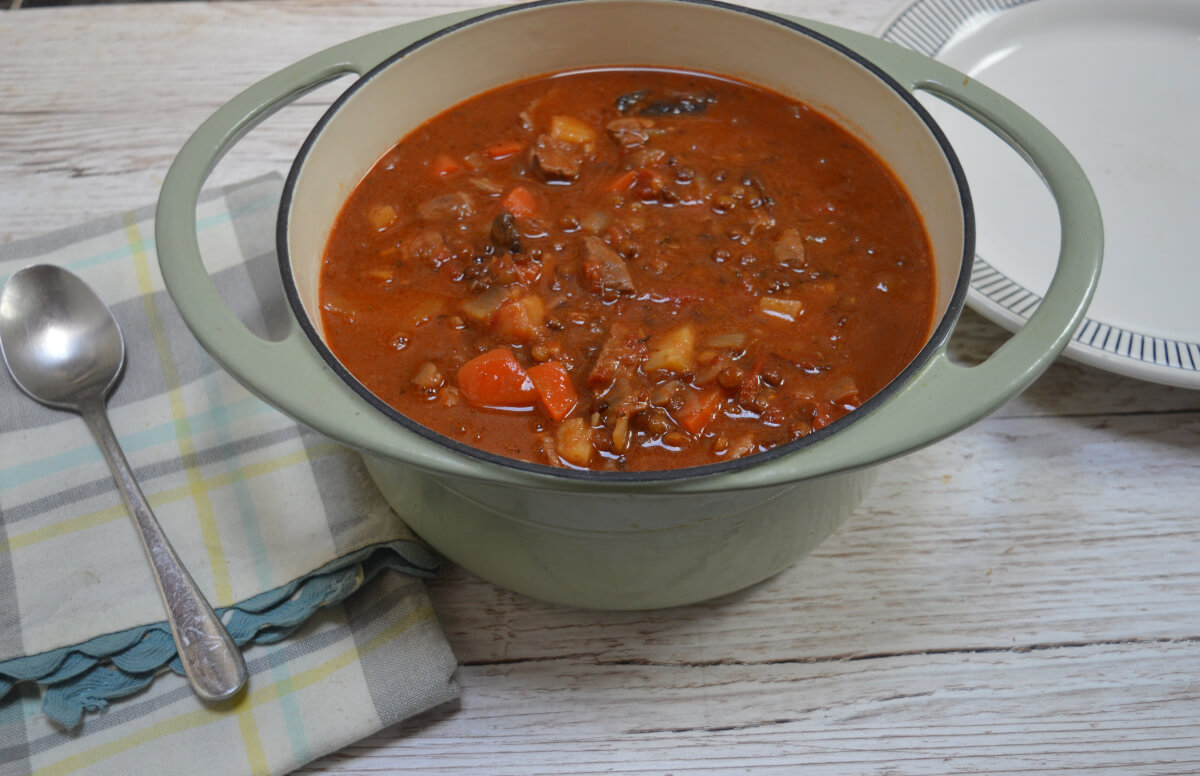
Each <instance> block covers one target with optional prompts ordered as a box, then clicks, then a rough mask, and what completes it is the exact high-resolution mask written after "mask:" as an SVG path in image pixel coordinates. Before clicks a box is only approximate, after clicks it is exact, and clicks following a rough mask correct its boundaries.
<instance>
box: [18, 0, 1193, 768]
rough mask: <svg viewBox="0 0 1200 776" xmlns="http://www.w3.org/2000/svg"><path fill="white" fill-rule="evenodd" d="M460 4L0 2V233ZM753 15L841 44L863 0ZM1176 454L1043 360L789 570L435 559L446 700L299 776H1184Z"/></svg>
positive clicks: (270, 133) (863, 14) (1116, 404)
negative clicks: (524, 570)
mask: <svg viewBox="0 0 1200 776" xmlns="http://www.w3.org/2000/svg"><path fill="white" fill-rule="evenodd" d="M478 5H481V4H479V3H475V2H473V0H440V1H439V2H430V1H427V0H426V1H421V2H410V3H401V2H383V1H382V0H380V1H378V2H356V3H353V4H346V3H337V2H334V0H288V2H237V3H234V2H229V3H225V2H215V3H172V4H164V5H157V4H154V5H147V4H133V5H112V6H107V5H106V6H98V7H73V8H64V9H44V10H43V9H38V10H22V11H19V12H9V13H0V40H3V41H4V43H3V45H2V46H0V73H2V74H3V76H2V78H0V241H6V240H12V239H18V238H21V237H25V236H30V235H33V234H36V233H39V232H42V231H45V230H48V229H53V228H57V227H61V226H66V225H70V224H73V223H76V222H77V221H79V220H81V219H84V218H88V217H94V216H100V215H104V214H108V213H110V212H112V211H113V210H116V209H119V208H129V207H136V206H140V205H144V204H147V203H149V202H152V201H153V200H154V199H155V197H156V196H157V191H158V187H159V186H160V185H161V182H162V176H163V174H164V173H165V170H166V168H167V166H168V165H169V163H170V161H171V159H172V158H173V156H174V154H175V152H176V151H177V150H178V148H179V147H180V146H181V145H182V143H183V142H184V140H186V138H187V137H188V135H189V134H190V132H191V131H192V130H194V129H195V127H196V126H198V125H199V124H200V122H201V121H203V120H204V119H205V118H206V117H207V116H208V115H209V114H210V113H211V112H212V111H213V110H215V109H216V108H217V107H219V106H220V105H221V104H223V103H224V102H226V101H227V100H229V99H230V98H231V97H233V96H234V95H235V94H236V93H237V92H238V91H240V90H241V89H243V88H245V87H247V86H249V85H250V84H252V83H254V82H256V81H258V80H260V79H261V78H263V77H265V76H267V75H269V74H270V73H272V72H274V71H276V70H278V69H279V68H281V67H283V66H285V65H287V64H289V63H291V62H293V61H295V60H297V59H300V58H301V57H303V56H305V55H307V54H310V53H313V52H315V51H318V50H320V49H322V48H325V47H327V46H329V45H333V44H335V43H338V42H341V41H343V40H346V39H348V38H351V37H355V36H357V35H360V34H364V33H366V32H368V31H371V30H374V29H378V28H380V27H384V26H388V25H391V24H398V23H403V22H405V21H408V20H411V19H415V18H421V17H425V16H431V15H435V14H439V13H444V12H448V11H451V10H456V9H459V8H464V7H472V6H478ZM757 5H759V6H760V7H763V8H767V9H768V10H775V11H781V12H788V13H792V14H795V15H799V16H806V17H809V18H814V19H819V20H822V21H830V22H833V23H836V24H840V25H842V26H846V27H849V28H852V29H857V30H862V31H870V30H873V29H874V28H875V27H876V26H877V25H878V23H879V22H880V20H881V19H882V18H883V17H884V16H885V15H886V14H888V13H889V12H890V11H891V10H892V8H893V3H892V2H891V0H866V1H864V2H848V1H843V2H838V1H837V0H795V1H794V2H783V1H782V0H778V1H772V2H761V3H758V4H757ZM68 54H69V55H68ZM340 88H342V86H341V85H339V84H334V85H332V86H329V87H325V88H324V89H322V90H320V91H318V92H314V93H312V94H310V95H307V96H306V97H305V98H304V99H303V100H301V101H300V102H299V103H297V104H295V105H293V106H290V107H288V108H286V109H285V110H283V111H281V112H280V113H278V114H277V115H275V116H273V117H272V118H271V119H269V120H268V121H267V122H265V123H264V124H263V125H262V126H261V127H259V128H257V129H255V130H254V131H253V132H251V133H250V134H249V135H248V136H247V137H246V138H245V140H244V141H243V142H242V143H240V144H239V145H238V146H237V147H236V148H235V149H234V151H233V152H232V153H231V154H230V155H229V156H228V157H226V158H225V159H224V160H223V161H222V162H221V164H220V165H219V166H218V169H217V171H216V173H215V175H214V178H213V183H214V184H218V183H224V182H229V181H234V180H241V179H244V178H247V177H251V176H254V175H258V174H262V173H265V172H279V173H281V174H282V173H285V172H286V170H287V167H288V165H289V163H290V160H291V158H292V156H293V155H294V153H295V151H296V149H297V148H298V147H299V144H300V143H301V142H302V140H303V138H304V136H305V134H306V132H307V130H308V128H309V127H311V126H312V124H313V122H314V121H315V120H316V118H317V117H318V116H319V115H320V112H321V111H322V110H323V109H324V107H325V106H326V105H328V104H329V103H330V102H331V101H332V100H333V98H334V97H335V96H336V94H337V92H338V91H339V90H340ZM1006 337H1007V334H1006V333H1005V332H1003V331H1002V330H1000V329H999V328H998V327H996V326H994V325H993V324H991V323H989V322H987V321H985V320H984V319H983V318H981V317H980V316H978V315H976V314H974V313H972V312H969V311H968V312H967V313H966V314H964V316H963V318H962V320H961V322H960V324H959V326H958V329H957V330H956V332H955V335H954V339H953V341H952V347H951V352H952V353H953V354H954V356H955V357H956V358H957V359H960V360H962V361H964V362H967V363H975V362H979V361H981V360H983V359H984V358H986V357H987V355H988V354H989V353H991V352H992V351H994V350H995V348H997V347H998V346H999V345H1000V344H1001V343H1003V342H1004V340H1005V339H1006ZM1198 453H1200V392H1196V391H1187V390H1182V389H1177V388H1168V387H1163V386H1156V385H1150V384H1146V383H1141V382H1138V381H1135V380H1131V379H1128V378H1123V377H1118V376H1115V375H1111V374H1108V373H1106V372H1102V371H1099V370H1096V369H1093V368H1091V367H1087V366H1082V365H1079V364H1074V363H1072V362H1070V361H1060V362H1059V363H1057V364H1055V365H1054V366H1053V367H1052V368H1051V369H1050V370H1049V371H1048V372H1047V373H1046V374H1045V375H1044V376H1043V377H1042V378H1041V379H1039V380H1038V381H1037V382H1036V383H1035V384H1034V385H1033V386H1032V387H1031V388H1030V389H1029V390H1027V391H1026V392H1025V393H1024V394H1023V395H1021V396H1019V397H1017V398H1016V399H1014V400H1013V401H1011V402H1009V403H1008V404H1007V405H1006V406H1005V407H1003V408H1001V409H1000V410H998V411H997V412H996V413H995V414H993V415H992V416H991V417H989V418H987V419H985V420H983V421H982V422H980V423H977V424H976V425H975V426H973V427H971V428H969V429H967V430H965V431H963V432H961V433H959V434H957V435H955V436H953V437H951V438H950V439H947V440H945V441H943V442H941V443H938V444H936V445H933V446H931V447H929V448H926V449H924V450H921V451H918V452H915V453H913V454H911V455H909V456H906V457H904V458H902V459H899V460H897V461H893V462H891V463H889V464H886V465H885V466H883V467H882V468H881V471H880V476H879V479H878V481H877V483H876V485H875V487H874V488H873V490H872V491H871V492H870V493H869V495H868V497H867V499H866V501H865V502H864V503H863V504H862V506H861V507H860V508H859V510H858V511H857V512H856V513H855V514H854V515H853V516H852V517H851V519H850V520H849V521H848V522H847V523H846V524H845V525H844V526H843V527H842V528H841V529H840V530H839V531H837V532H836V533H835V534H834V535H833V536H832V537H831V538H830V539H829V540H828V541H827V542H825V543H824V544H823V545H822V546H821V547H819V548H818V550H817V551H816V552H815V553H814V554H813V555H812V556H810V557H809V558H807V559H805V560H803V561H802V562H800V563H798V564H797V565H795V566H794V567H792V568H790V569H788V570H787V571H785V572H783V573H781V574H779V575H778V576H776V577H774V578H773V579H770V580H767V581H766V582H764V583H762V584H759V585H757V586H755V587H753V588H751V589H749V590H746V591H742V592H740V593H736V594H733V595H730V596H726V597H725V598H723V599H720V600H717V601H711V602H707V603H704V604H698V605H695V606H690V607H682V608H679V609H671V610H666V611H659V612H632V613H630V612H625V613H615V612H585V611H579V610H573V609H567V608H564V607H556V606H551V605H548V604H543V603H539V602H536V601H531V600H529V599H526V598H523V597H521V596H518V595H516V594H513V593H510V592H507V591H504V590H500V589H498V588H496V587H494V586H492V585H490V584H488V583H486V582H483V581H480V580H478V579H476V578H474V577H472V576H471V575H469V574H467V573H466V572H463V571H462V570H459V569H454V568H451V569H449V570H448V571H447V572H446V573H445V574H444V575H443V577H442V578H441V579H439V580H437V581H436V582H434V583H433V585H432V588H431V589H432V593H433V596H434V600H435V604H436V608H437V611H438V612H439V614H440V617H441V618H442V622H443V626H444V628H445V630H446V632H447V634H448V636H449V638H450V641H451V643H452V645H453V647H454V649H455V651H456V654H457V655H458V657H459V659H460V661H461V664H462V667H461V669H460V671H459V681H460V682H461V684H462V687H463V697H462V700H461V702H460V703H459V704H457V705H453V706H450V707H443V708H441V709H437V710H435V711H434V712H431V713H429V714H427V715H424V716H423V717H421V718H418V719H414V720H410V721H408V722H406V723H405V724H403V725H400V726H398V727H396V728H393V729H390V730H386V731H383V732H382V733H380V734H377V735H374V736H371V737H370V738H368V739H366V740H364V741H362V742H360V743H359V744H356V745H354V746H351V747H348V748H347V749H346V750H344V751H342V752H339V753H337V754H334V755H331V756H328V757H325V758H323V759H322V760H320V761H318V762H316V763H313V764H311V765H310V766H309V767H307V768H305V769H303V771H302V772H303V773H308V774H333V773H337V774H358V775H359V776H365V775H366V774H381V773H399V772H418V773H435V774H443V773H444V774H449V773H485V774H495V775H496V776H506V775H507V774H513V775H516V774H521V776H525V775H526V774H556V775H557V774H602V773H604V774H677V775H679V774H691V773H703V774H738V773H754V774H794V773H798V772H803V773H815V774H952V773H954V774H967V773H970V774H1030V773H1037V774H1112V775H1113V776H1116V775H1118V774H1120V775H1121V776H1126V775H1127V774H1195V773H1198V772H1200V520H1198V519H1197V518H1198V517H1200V506H1198V505H1200V478H1198V477H1197V476H1196V468H1197V463H1198V461H1200V456H1198Z"/></svg>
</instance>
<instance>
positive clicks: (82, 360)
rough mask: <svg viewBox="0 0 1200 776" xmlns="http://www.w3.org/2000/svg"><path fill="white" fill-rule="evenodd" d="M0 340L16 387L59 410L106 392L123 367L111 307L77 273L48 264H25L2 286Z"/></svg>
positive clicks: (121, 345)
mask: <svg viewBox="0 0 1200 776" xmlns="http://www.w3.org/2000/svg"><path fill="white" fill-rule="evenodd" d="M0 343H3V353H4V361H5V364H6V365H7V366H8V371H9V373H10V374H12V377H13V379H14V380H15V381H16V383H17V385H18V386H19V387H20V388H21V390H23V391H24V392H25V393H27V394H29V395H30V396H32V397H33V398H34V399H37V400H38V401H40V402H42V403H43V404H48V405H50V406H52V407H59V408H63V409H74V408H75V406H76V405H77V404H78V402H79V401H80V400H81V399H85V398H93V397H97V396H100V397H103V396H107V395H108V392H109V391H110V390H111V389H112V388H113V386H115V385H116V383H117V381H118V379H119V378H120V375H121V369H122V367H123V366H124V364H125V341H124V339H123V338H122V337H121V330H120V328H119V327H118V326H117V321H116V319H115V318H114V317H113V314H112V311H111V310H109V308H108V305H106V304H104V302H103V301H101V300H100V298H99V297H98V296H96V294H95V293H93V291H92V289H90V288H89V287H88V286H87V284H85V283H84V282H83V281H82V280H80V279H79V278H78V277H77V276H76V275H74V274H72V273H69V272H66V271H64V270H62V269H60V268H58V267H55V266H52V265H48V264H42V265H38V266H34V267H27V268H25V269H23V270H21V271H20V272H17V273H16V274H15V275H13V276H12V278H11V279H10V280H9V281H8V283H7V284H6V285H5V290H4V294H3V295H2V296H0Z"/></svg>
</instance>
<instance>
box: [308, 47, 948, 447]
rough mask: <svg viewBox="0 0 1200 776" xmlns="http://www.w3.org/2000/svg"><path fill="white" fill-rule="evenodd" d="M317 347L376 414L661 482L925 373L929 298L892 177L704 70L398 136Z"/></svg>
mask: <svg viewBox="0 0 1200 776" xmlns="http://www.w3.org/2000/svg"><path fill="white" fill-rule="evenodd" d="M320 293H321V309H322V313H321V314H322V324H323V327H324V331H325V335H326V341H327V342H328V344H329V347H330V348H331V350H332V351H333V352H334V354H335V355H336V356H337V357H338V358H339V359H340V360H341V361H342V362H343V364H344V365H345V366H346V368H347V369H348V370H349V371H350V372H351V373H352V374H353V375H354V376H355V377H356V378H357V379H358V380H360V381H361V382H362V383H363V384H364V385H365V386H366V387H367V388H368V389H370V390H371V391H372V392H373V393H375V394H376V395H377V396H378V397H379V398H380V399H381V400H382V401H384V402H386V403H387V404H389V405H390V406H392V407H394V408H395V409H396V410H398V411H399V412H401V413H402V414H404V415H406V416H407V417H409V418H410V419H412V420H414V421H416V422H418V423H421V424H423V425H425V426H427V427H429V428H430V429H433V430H435V431H437V432H439V433H441V434H443V435H445V436H447V437H449V438H451V439H455V440H458V441H460V442H463V443H465V444H468V445H472V446H475V447H478V448H480V449H483V450H486V451H490V452H492V453H496V454H500V455H503V456H511V457H514V458H519V459H522V460H526V461H532V462H536V463H543V464H550V465H555V466H567V467H576V468H590V469H619V470H657V469H670V468H678V467H685V466H694V465H699V464H705V463H712V462H717V461H723V460H729V459H733V458H737V457H741V456H745V455H749V454H752V453H755V452H759V451H763V450H766V449H768V448H771V447H774V446H776V445H780V444H783V443H786V442H789V441H791V440H794V439H798V438H800V437H803V436H805V435H806V434H809V433H811V432H812V431H813V430H814V429H819V428H821V427H823V426H825V425H826V424H828V423H830V422H832V421H834V420H836V419H838V418H840V417H842V416H843V415H845V414H846V413H848V412H850V411H852V410H854V409H855V408H856V407H858V406H859V405H860V404H861V403H862V402H863V401H865V400H866V399H867V398H868V397H870V396H871V395H872V394H874V393H876V392H877V391H879V390H880V389H881V388H882V387H883V386H884V385H886V384H887V383H888V382H889V381H890V380H891V379H892V378H893V377H895V376H896V375H897V374H898V373H899V372H900V371H901V370H902V369H903V368H904V366H905V365H906V364H907V363H908V362H909V361H910V360H911V359H912V358H913V357H914V356H915V355H916V354H917V352H918V351H919V350H920V348H921V347H922V345H923V344H924V342H925V339H926V337H927V336H928V333H929V330H930V327H931V323H932V317H933V303H934V302H933V300H934V293H935V281H934V275H933V266H932V260H931V257H930V250H929V245H928V240H927V238H926V235H925V232H924V228H923V225H922V223H921V221H920V218H919V217H918V215H917V213H916V210H915V208H914V207H913V205H912V203H911V202H910V201H909V199H908V197H907V195H906V193H905V191H904V189H903V188H902V186H901V185H900V184H899V183H898V182H897V181H896V179H895V178H894V177H893V176H892V174H891V173H890V171H889V170H888V169H887V168H886V166H885V165H884V164H883V163H882V162H881V161H880V160H879V158H878V157H876V156H875V155H874V153H873V152H871V151H870V150H869V149H868V148H866V147H865V146H864V145H863V144H862V143H861V142H860V141H859V140H857V139H856V138H855V137H853V136H852V135H851V134H850V133H848V132H847V131H846V130H844V129H842V128H841V127H840V126H838V125H837V124H836V123H834V122H833V121H831V120H830V119H828V118H826V117H825V116H823V115H822V114H820V113H819V112H817V111H816V110H814V109H812V108H810V107H808V106H806V105H804V104H801V103H798V102H795V101H793V100H791V99H789V98H787V97H784V96H782V95H780V94H778V93H775V92H772V91H769V90H766V89H763V88H759V87H756V86H753V85H750V84H747V83H743V82H740V81H736V80H733V79H729V78H724V77H718V76H714V75H709V74H705V73H698V72H690V71H675V70H665V69H655V68H620V69H604V70H589V71H576V72H567V73H559V74H554V75H551V76H544V77H539V78H534V79H530V80H527V81H522V82H518V83H515V84H511V85H508V86H504V87H502V88H498V89H495V90H493V91H490V92H487V93H484V94H482V95H479V96H477V97H474V98H472V99H470V100H468V101H466V102H464V103H462V104H460V105H458V106H456V107H454V108H452V109H450V110H449V111H447V112H445V113H443V114H441V115H439V116H437V117H435V118H433V119H432V120H430V121H429V122H427V123H426V124H424V125H423V126H421V127H419V128H418V129H417V130H415V131H414V132H412V133H411V134H410V135H408V136H407V137H405V138H403V139H402V140H401V141H400V142H399V143H398V144H397V145H396V146H395V147H394V148H393V149H392V150H391V151H390V152H389V153H387V154H386V155H385V156H384V157H383V158H382V159H381V160H380V161H379V162H378V163H377V164H376V165H375V167H374V168H373V169H372V170H370V171H369V173H368V174H367V175H366V176H365V177H364V179H363V180H362V181H361V182H360V183H359V185H358V186H357V187H356V188H355V190H354V191H353V192H352V193H351V195H350V197H349V199H348V200H347V202H346V204H345V205H344V208H343V210H342V212H341V214H340V215H339V217H338V220H337V222H336V224H335V227H334V229H333V231H332V234H331V236H330V239H329V243H328V246H327V249H326V253H325V257H324V264H323V267H322V277H321V291H320Z"/></svg>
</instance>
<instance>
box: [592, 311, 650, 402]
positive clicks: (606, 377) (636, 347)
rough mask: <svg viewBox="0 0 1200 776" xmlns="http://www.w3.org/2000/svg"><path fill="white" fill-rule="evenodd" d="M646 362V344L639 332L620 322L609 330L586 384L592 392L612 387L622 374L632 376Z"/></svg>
mask: <svg viewBox="0 0 1200 776" xmlns="http://www.w3.org/2000/svg"><path fill="white" fill-rule="evenodd" d="M645 360H646V343H645V342H643V341H642V337H641V335H640V332H639V331H638V330H636V329H635V328H634V327H632V326H629V325H627V324H623V323H621V322H619V321H618V322H616V323H614V324H613V326H612V328H611V329H609V332H608V339H606V340H605V341H604V344H603V345H602V346H601V347H600V352H599V353H597V354H596V360H595V361H594V362H592V369H591V371H590V372H589V373H588V377H587V382H588V385H589V386H591V388H592V389H593V390H598V389H601V388H605V387H608V386H611V385H613V383H614V382H616V380H617V378H618V377H619V376H621V375H623V374H632V373H633V372H634V371H635V370H636V369H637V368H638V366H639V365H640V364H641V363H642V362H644V361H645Z"/></svg>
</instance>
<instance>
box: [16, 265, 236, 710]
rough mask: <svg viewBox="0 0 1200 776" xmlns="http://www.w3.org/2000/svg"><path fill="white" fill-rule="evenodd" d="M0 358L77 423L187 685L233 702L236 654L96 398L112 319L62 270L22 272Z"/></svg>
mask: <svg viewBox="0 0 1200 776" xmlns="http://www.w3.org/2000/svg"><path fill="white" fill-rule="evenodd" d="M0 355H3V358H4V362H5V364H6V365H7V366H8V371H9V372H10V373H11V374H12V376H13V379H14V380H15V381H16V383H17V385H18V386H20V388H21V390H23V391H24V392H25V393H27V394H29V395H30V396H32V397H33V398H34V399H37V400H38V401H40V402H42V403H43V404H47V405H49V406H51V407H58V408H60V409H68V410H74V411H75V412H78V413H79V414H80V415H82V416H83V419H84V420H85V421H87V424H88V426H89V427H90V428H91V430H92V433H93V434H94V435H95V437H96V440H97V441H98V442H99V443H100V448H101V449H102V450H103V451H104V457H105V459H106V460H107V461H108V465H109V468H110V469H112V474H113V479H114V480H116V483H117V486H118V489H119V490H120V491H121V497H122V498H123V499H124V501H125V506H126V508H127V509H128V510H129V513H130V515H132V517H133V520H134V524H135V525H136V526H137V528H138V534H139V535H140V537H141V539H142V546H143V547H144V548H145V550H146V555H147V557H148V558H149V560H150V565H151V567H152V569H153V571H154V578H155V581H156V582H157V584H158V591H159V593H160V594H161V595H162V599H163V604H164V605H165V607H166V610H167V622H168V623H170V626H171V633H172V635H173V636H174V637H175V644H176V646H177V647H178V649H179V658H180V660H181V661H182V663H183V668H184V671H185V673H186V674H187V677H188V681H189V682H190V683H191V685H192V688H193V690H194V691H195V693H196V695H198V696H199V697H200V698H202V699H204V700H206V701H219V700H224V699H226V698H229V697H231V696H233V695H234V694H236V693H237V692H238V690H240V689H241V688H242V686H243V685H245V683H246V663H245V660H244V659H243V658H242V653H241V651H240V650H239V649H238V648H237V646H236V645H235V644H234V643H233V639H232V638H230V636H229V633H228V631H226V630H225V627H224V626H223V625H222V624H221V621H220V619H218V618H217V615H216V613H215V612H213V610H212V607H211V606H209V604H208V601H206V600H205V599H204V596H203V595H202V594H201V592H200V590H199V588H197V587H196V583H195V581H194V580H193V579H192V577H191V575H190V574H188V572H187V569H185V568H184V567H183V564H182V563H180V562H179V557H178V556H177V555H176V554H175V550H174V549H173V548H172V547H171V544H170V542H168V541H167V537H166V535H165V534H164V533H163V530H162V528H161V527H160V526H159V524H158V520H157V519H155V517H154V512H153V511H152V510H151V509H150V505H149V504H148V503H147V502H146V497H145V496H143V495H142V491H141V488H139V487H138V484H137V480H136V479H135V478H134V475H133V470H132V469H131V468H130V467H129V463H128V462H127V461H126V460H125V455H124V453H122V452H121V446H120V443H119V442H118V441H117V437H116V435H115V434H114V433H113V430H112V426H111V425H109V422H108V415H107V413H106V412H105V400H106V398H107V396H108V393H109V391H111V390H112V387H113V385H115V384H116V382H117V378H118V376H119V375H120V373H121V368H122V367H123V366H124V363H125V341H124V339H123V338H122V336H121V330H120V328H119V327H118V326H117V321H116V319H115V318H114V317H113V315H112V311H111V310H109V308H108V306H107V305H105V304H104V302H103V301H101V300H100V298H99V297H98V296H96V294H95V292H94V291H92V289H91V288H90V287H88V285H87V284H86V283H84V282H83V281H82V280H81V279H80V278H79V277H77V276H76V275H74V274H72V273H71V272H69V271H67V270H65V269H62V268H61V267H56V266H52V265H48V264H42V265H38V266H34V267H26V268H25V269H22V270H20V271H19V272H17V273H15V274H14V275H13V276H12V277H10V278H9V280H8V282H7V283H6V284H5V285H4V290H3V292H0Z"/></svg>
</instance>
